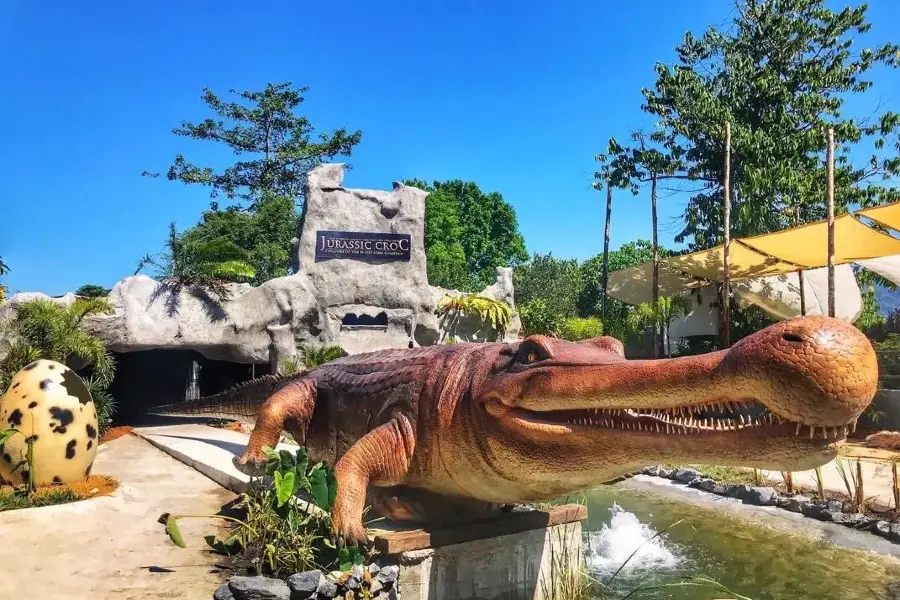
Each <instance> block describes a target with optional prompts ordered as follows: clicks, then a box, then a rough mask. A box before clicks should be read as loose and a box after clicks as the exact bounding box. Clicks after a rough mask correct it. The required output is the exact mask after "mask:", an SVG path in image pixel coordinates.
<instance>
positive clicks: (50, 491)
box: [0, 475, 119, 512]
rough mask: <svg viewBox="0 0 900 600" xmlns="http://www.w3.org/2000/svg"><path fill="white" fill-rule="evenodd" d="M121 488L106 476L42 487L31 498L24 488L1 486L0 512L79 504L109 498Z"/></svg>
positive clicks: (93, 476) (92, 476)
mask: <svg viewBox="0 0 900 600" xmlns="http://www.w3.org/2000/svg"><path fill="white" fill-rule="evenodd" d="M118 487H119V482H118V481H116V480H115V479H113V478H112V477H107V476H106V475H91V476H90V477H88V478H87V479H84V480H82V481H76V482H74V483H69V484H64V485H60V484H49V485H40V486H38V487H37V489H36V490H35V491H34V493H33V494H32V495H31V496H28V495H27V494H26V493H25V492H24V491H23V490H22V488H21V487H20V488H14V487H12V486H9V485H5V486H0V512H2V511H5V510H13V509H16V508H32V507H36V506H50V505H53V504H65V503H67V502H77V501H78V500H85V499H87V498H94V497H97V496H108V495H109V494H111V493H113V492H114V491H115V490H116V488H118Z"/></svg>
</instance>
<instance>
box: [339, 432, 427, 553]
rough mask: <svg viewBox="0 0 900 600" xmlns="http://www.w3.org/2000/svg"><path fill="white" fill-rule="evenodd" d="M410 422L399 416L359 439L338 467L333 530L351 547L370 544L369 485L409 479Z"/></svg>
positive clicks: (413, 438)
mask: <svg viewBox="0 0 900 600" xmlns="http://www.w3.org/2000/svg"><path fill="white" fill-rule="evenodd" d="M415 445H416V440H415V433H414V431H413V428H412V425H410V423H409V420H408V419H407V418H406V417H405V416H403V415H398V416H397V417H395V418H394V419H392V420H391V421H388V422H387V423H385V424H383V425H380V426H378V427H376V428H375V429H373V430H372V431H370V432H369V433H367V434H366V435H364V436H363V437H362V438H360V439H359V441H357V442H356V443H355V444H353V446H351V447H350V449H349V450H348V451H347V452H346V453H345V454H344V455H343V456H342V457H341V459H340V460H339V461H338V462H337V465H335V469H334V470H335V477H336V478H337V488H338V489H337V497H336V498H335V501H334V508H333V509H332V521H333V524H334V531H335V533H336V534H337V536H338V539H342V540H343V541H344V542H346V543H347V544H348V545H350V546H355V545H358V544H360V543H363V544H365V543H367V542H368V538H367V537H366V528H365V527H364V526H363V522H362V516H363V509H364V508H365V503H366V492H367V490H368V488H369V485H375V486H379V487H387V486H394V485H398V484H399V483H400V482H401V481H403V478H404V477H405V476H406V472H407V470H408V469H409V465H410V462H411V460H412V455H413V450H414V449H415Z"/></svg>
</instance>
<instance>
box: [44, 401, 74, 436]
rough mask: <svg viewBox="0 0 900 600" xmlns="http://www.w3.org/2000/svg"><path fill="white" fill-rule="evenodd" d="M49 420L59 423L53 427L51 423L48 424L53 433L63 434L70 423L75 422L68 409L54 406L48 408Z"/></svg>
mask: <svg viewBox="0 0 900 600" xmlns="http://www.w3.org/2000/svg"><path fill="white" fill-rule="evenodd" d="M50 418H51V419H55V420H57V421H59V425H57V426H55V427H54V424H53V421H51V422H50V427H52V428H53V432H54V433H65V432H66V427H68V426H69V425H71V424H72V421H74V420H75V415H73V414H72V411H71V410H69V409H68V408H60V407H58V406H54V407H52V408H50Z"/></svg>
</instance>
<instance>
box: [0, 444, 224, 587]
mask: <svg viewBox="0 0 900 600" xmlns="http://www.w3.org/2000/svg"><path fill="white" fill-rule="evenodd" d="M94 472H95V473H98V474H103V475H110V476H112V477H115V478H116V479H118V480H119V482H120V487H119V489H118V490H116V491H115V492H114V493H113V494H112V495H111V496H108V497H105V498H96V499H93V500H84V501H81V502H74V503H71V504H63V505H59V506H47V507H41V508H29V509H23V510H13V511H7V512H3V513H0V565H2V567H0V572H2V573H5V574H7V575H8V576H7V577H5V578H4V581H3V584H2V591H0V597H3V598H46V599H48V600H50V599H56V598H60V599H62V598H65V599H66V600H106V599H110V600H131V599H134V600H152V599H158V598H173V599H174V598H177V599H179V600H194V599H197V600H201V599H202V600H209V599H210V598H211V597H212V592H213V590H215V588H216V587H217V586H218V585H220V584H221V582H222V581H223V580H224V576H223V575H220V574H217V573H211V572H209V571H210V568H211V566H212V565H214V564H215V562H216V561H217V559H218V558H220V557H218V556H217V555H215V554H212V553H210V552H207V551H206V550H205V549H206V543H205V542H204V541H203V536H204V535H208V534H210V533H215V532H216V530H217V527H218V522H217V521H212V520H208V519H186V520H184V521H182V522H181V529H182V533H183V534H184V537H185V542H186V543H187V546H188V547H187V548H186V549H182V548H178V547H177V546H175V545H174V544H172V543H171V541H170V540H169V538H168V536H166V534H165V531H164V529H163V526H162V525H160V524H159V523H157V522H156V520H157V518H158V517H159V515H160V514H162V513H164V512H171V513H174V514H178V513H182V514H185V513H186V514H210V513H215V512H217V511H218V510H219V509H220V508H221V506H222V505H223V504H225V503H226V502H228V501H229V500H231V499H232V498H233V497H234V495H233V494H232V493H231V492H229V491H227V490H225V489H223V488H221V487H220V486H219V485H217V484H216V483H215V482H213V481H212V480H210V479H208V478H207V477H205V476H203V475H201V474H200V473H198V472H197V471H195V470H193V469H192V468H190V467H188V466H186V465H184V464H182V463H180V462H178V461H177V460H175V459H174V458H172V457H170V456H168V455H167V454H165V453H163V452H160V451H159V450H157V449H156V448H154V447H153V446H152V445H150V444H149V443H148V442H146V441H145V440H143V439H141V438H139V437H137V436H135V435H126V436H124V437H121V438H119V439H116V440H113V441H111V442H108V443H105V444H103V445H102V446H100V451H99V453H98V455H97V460H96V463H95V467H94ZM150 566H158V567H164V568H168V569H173V570H174V572H172V573H152V572H150V571H149V570H148V568H147V567H150ZM9 575H11V576H9Z"/></svg>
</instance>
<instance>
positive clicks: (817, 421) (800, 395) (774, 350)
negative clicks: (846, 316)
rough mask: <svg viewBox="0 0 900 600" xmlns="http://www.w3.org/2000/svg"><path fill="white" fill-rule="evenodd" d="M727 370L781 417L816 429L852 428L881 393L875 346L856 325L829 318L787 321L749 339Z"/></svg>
mask: <svg viewBox="0 0 900 600" xmlns="http://www.w3.org/2000/svg"><path fill="white" fill-rule="evenodd" d="M721 367H722V369H723V370H725V371H726V372H727V373H728V374H729V377H728V379H729V380H731V381H732V382H734V384H735V385H737V386H739V387H741V388H742V389H743V388H745V387H746V388H747V391H748V396H753V397H755V398H756V399H757V400H758V401H759V402H761V403H763V404H764V405H766V406H767V407H768V408H769V409H770V410H771V411H772V412H774V413H775V414H776V415H778V416H780V417H782V418H785V419H789V420H790V421H794V422H797V423H802V424H804V425H810V426H821V427H839V426H842V425H847V424H849V423H852V422H853V421H854V420H856V419H857V418H858V417H859V416H860V415H861V414H862V412H863V411H864V410H865V408H866V406H868V405H869V403H870V402H871V401H872V398H873V397H874V395H875V392H876V390H877V388H878V362H877V359H876V356H875V349H874V348H873V347H872V344H871V342H870V341H869V340H868V338H866V336H865V335H863V333H862V332H861V331H859V329H857V328H856V327H854V326H853V325H850V324H849V323H845V322H843V321H839V320H838V319H833V318H829V317H824V316H806V317H797V318H794V319H790V320H788V321H782V322H780V323H777V324H775V325H772V326H771V327H768V328H766V329H764V330H762V331H759V332H758V333H756V334H754V335H751V336H749V337H747V338H744V339H743V340H741V341H740V342H738V343H737V344H735V345H734V346H733V347H732V349H731V350H729V352H728V354H727V355H726V357H725V359H724V360H723V361H722V365H721Z"/></svg>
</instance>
